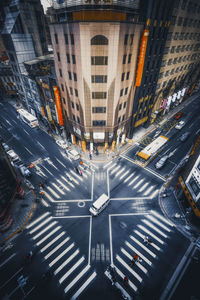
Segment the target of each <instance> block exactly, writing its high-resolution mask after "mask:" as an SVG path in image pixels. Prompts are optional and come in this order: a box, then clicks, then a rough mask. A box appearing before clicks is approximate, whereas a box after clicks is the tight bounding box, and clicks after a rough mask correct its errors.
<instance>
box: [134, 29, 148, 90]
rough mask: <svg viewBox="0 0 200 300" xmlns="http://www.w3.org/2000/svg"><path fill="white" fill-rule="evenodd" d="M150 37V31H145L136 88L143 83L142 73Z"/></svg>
mask: <svg viewBox="0 0 200 300" xmlns="http://www.w3.org/2000/svg"><path fill="white" fill-rule="evenodd" d="M148 35H149V30H147V29H145V30H144V32H143V35H142V41H141V46H140V55H139V62H138V68H137V77H136V86H138V87H139V86H140V85H141V81H142V73H143V68H144V60H145V53H146V48H147V40H148Z"/></svg>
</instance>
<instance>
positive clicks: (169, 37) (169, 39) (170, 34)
mask: <svg viewBox="0 0 200 300" xmlns="http://www.w3.org/2000/svg"><path fill="white" fill-rule="evenodd" d="M171 39H172V32H168V34H167V41H171Z"/></svg>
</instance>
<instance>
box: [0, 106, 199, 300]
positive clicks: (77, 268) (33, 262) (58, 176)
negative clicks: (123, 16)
mask: <svg viewBox="0 0 200 300" xmlns="http://www.w3.org/2000/svg"><path fill="white" fill-rule="evenodd" d="M191 105H195V102H194V103H193V104H191ZM196 105H198V104H197V103H196ZM0 108H1V114H0V122H1V124H2V127H1V128H0V133H1V136H2V137H3V139H4V140H5V142H6V143H8V145H9V146H10V147H11V148H12V149H13V150H14V151H15V152H16V153H17V154H18V155H19V156H20V158H21V159H22V160H23V161H24V163H25V164H27V165H29V164H30V163H34V165H35V167H34V168H33V169H31V172H32V177H31V179H30V181H31V182H32V184H33V185H34V186H35V187H36V190H37V191H36V193H37V194H38V193H39V188H38V187H39V182H40V181H41V178H42V176H46V177H47V183H46V185H45V186H44V199H43V200H42V201H41V202H40V203H39V205H38V207H37V209H36V210H35V211H34V214H33V216H32V219H31V221H30V222H29V223H28V225H27V226H26V228H25V230H24V231H23V232H22V233H20V234H19V235H18V236H16V238H15V239H14V240H13V242H12V243H11V247H10V248H8V249H7V250H6V251H3V252H1V256H0V269H1V278H0V298H1V299H13V300H14V299H77V298H78V299H94V298H95V299H103V298H104V299H113V300H114V299H122V298H121V297H122V296H121V295H120V292H119V289H117V288H116V286H115V285H112V282H111V280H110V279H109V278H108V277H107V276H106V274H105V271H106V269H107V267H108V266H109V265H113V266H114V267H115V276H116V279H117V282H118V287H119V288H120V290H121V291H122V292H123V293H124V295H127V297H128V299H132V298H134V297H137V298H138V299H159V296H160V295H161V293H162V291H163V290H164V288H165V285H166V284H167V282H168V281H169V279H170V277H171V276H172V274H173V272H174V270H175V269H176V266H177V265H178V263H179V261H180V260H181V258H182V256H183V255H184V253H185V251H186V249H187V247H188V246H189V244H190V241H189V240H188V239H187V238H186V237H185V236H183V235H182V234H181V233H180V232H179V231H178V230H177V228H176V226H175V225H174V224H173V223H170V222H168V220H167V219H166V218H165V217H164V216H163V215H162V212H161V210H160V207H159V203H158V196H159V190H160V188H161V187H162V185H163V183H164V182H165V181H166V178H165V176H166V175H168V176H169V174H170V172H172V171H173V168H174V167H175V166H176V165H177V164H178V163H179V162H180V161H181V159H182V158H183V157H184V155H186V153H187V151H188V150H189V149H190V147H191V142H192V139H193V138H194V135H193V133H195V132H196V131H197V129H198V128H199V127H200V126H199V121H200V120H199V116H198V114H197V110H192V112H191V114H190V115H189V118H188V121H187V122H188V123H187V124H186V125H185V127H184V128H183V129H182V130H180V131H178V132H177V130H176V129H175V128H174V127H173V128H171V129H169V127H170V126H168V128H167V130H168V131H166V130H163V133H162V134H166V135H167V136H168V137H169V142H168V143H167V145H166V147H165V148H164V149H163V152H162V153H160V154H159V156H160V157H161V156H162V155H164V153H168V152H173V151H174V154H173V155H172V156H171V157H170V159H169V160H168V162H167V164H166V165H165V166H164V167H163V169H161V170H159V171H158V170H156V169H155V162H156V161H157V160H158V157H157V158H155V160H154V161H152V162H151V163H150V164H149V165H148V166H147V167H145V168H142V167H141V166H139V165H137V164H136V163H135V153H136V151H138V149H141V147H142V146H141V145H134V146H133V147H132V148H131V149H130V150H129V151H128V152H126V153H124V154H123V155H121V158H120V160H113V161H111V162H109V163H105V164H95V163H94V162H93V164H92V165H90V162H88V161H84V167H85V168H87V169H85V170H83V176H80V175H79V174H77V173H76V172H75V170H74V167H75V163H74V162H73V161H70V160H69V159H68V157H67V155H66V153H65V151H64V150H63V149H61V148H60V147H59V146H58V145H57V144H56V143H55V141H54V139H53V138H52V137H51V136H49V135H48V134H46V133H45V132H44V131H42V130H41V129H39V130H36V129H31V128H30V127H29V126H28V125H26V124H24V123H23V122H22V121H21V120H19V119H18V118H17V115H16V111H15V109H14V108H13V107H12V106H11V105H10V104H4V109H3V105H1V107H0ZM185 110H186V111H185ZM185 110H183V111H184V115H186V114H187V113H189V112H190V111H191V108H189V107H187V108H185ZM169 122H170V121H169ZM171 122H172V121H171ZM169 125H170V124H169ZM185 131H190V132H191V135H190V137H189V138H188V140H187V141H185V142H184V144H182V143H181V142H180V141H179V137H180V135H182V134H183V133H184V132H185ZM149 138H150V139H152V138H153V134H150V135H149ZM143 147H144V146H143ZM175 150H176V151H175ZM67 176H70V179H71V180H69V177H67ZM102 193H106V194H108V195H109V196H110V198H111V201H110V204H109V205H108V207H107V208H106V209H105V210H104V211H103V212H102V213H101V214H100V215H99V216H98V217H92V216H91V215H90V214H89V207H90V206H91V203H92V201H94V200H96V199H97V198H98V197H99V196H100V195H101V194H102ZM145 236H149V237H150V238H151V243H150V244H147V245H146V244H145V243H144V241H143V240H144V237H145ZM30 250H32V251H33V256H32V258H31V259H30V260H27V259H26V258H25V256H26V254H27V253H28V252H29V251H30ZM134 253H137V254H138V255H139V257H140V259H141V261H140V262H136V263H135V265H134V266H130V262H131V259H132V257H133V255H134ZM48 270H51V272H52V274H50V275H49V276H48V274H46V276H44V274H45V273H46V272H47V271H48ZM20 276H23V278H24V279H25V280H24V282H25V285H23V284H22V285H23V286H21V285H20V283H19V281H20V279H19V278H20ZM124 276H127V277H128V279H129V282H128V284H127V283H125V282H124V280H123V279H124ZM22 281H23V280H22ZM6 297H7V298H6Z"/></svg>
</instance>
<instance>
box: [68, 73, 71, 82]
mask: <svg viewBox="0 0 200 300" xmlns="http://www.w3.org/2000/svg"><path fill="white" fill-rule="evenodd" d="M68 76H69V80H72V73H71V72H70V71H68Z"/></svg>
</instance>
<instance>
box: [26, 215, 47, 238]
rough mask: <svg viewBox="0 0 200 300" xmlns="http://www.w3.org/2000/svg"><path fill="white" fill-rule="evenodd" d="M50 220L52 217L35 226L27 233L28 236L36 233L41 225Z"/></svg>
mask: <svg viewBox="0 0 200 300" xmlns="http://www.w3.org/2000/svg"><path fill="white" fill-rule="evenodd" d="M51 219H52V216H50V217H48V218H47V219H46V220H44V221H43V222H42V223H40V224H39V225H38V226H36V227H35V228H34V229H32V230H31V231H29V234H32V233H34V232H35V231H37V230H38V229H40V228H41V227H42V226H43V225H45V224H46V223H48V222H49V221H50V220H51Z"/></svg>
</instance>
